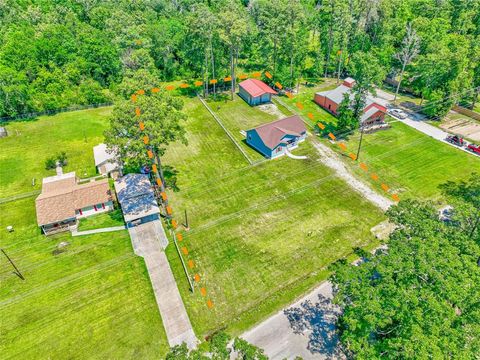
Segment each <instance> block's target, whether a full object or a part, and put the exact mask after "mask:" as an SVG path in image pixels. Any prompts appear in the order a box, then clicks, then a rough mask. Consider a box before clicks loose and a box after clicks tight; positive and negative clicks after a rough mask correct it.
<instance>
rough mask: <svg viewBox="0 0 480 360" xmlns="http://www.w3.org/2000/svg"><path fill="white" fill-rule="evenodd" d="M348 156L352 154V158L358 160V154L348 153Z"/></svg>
mask: <svg viewBox="0 0 480 360" xmlns="http://www.w3.org/2000/svg"><path fill="white" fill-rule="evenodd" d="M348 156H350V158H351V159H352V160H354V161H355V160H357V155H355V154H354V153H350V154H348Z"/></svg>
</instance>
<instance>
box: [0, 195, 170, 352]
mask: <svg viewBox="0 0 480 360" xmlns="http://www.w3.org/2000/svg"><path fill="white" fill-rule="evenodd" d="M8 225H13V227H14V229H15V231H14V232H13V233H7V232H6V230H5V228H6V227H7V226H8ZM0 234H1V236H0V247H2V248H4V249H5V250H6V251H7V253H8V254H9V256H10V257H11V258H12V259H13V260H14V261H15V263H16V264H17V266H18V267H19V269H20V271H21V272H22V273H23V275H24V276H25V278H26V280H25V281H22V280H20V279H19V278H18V277H17V276H15V275H14V274H12V269H11V267H10V265H9V263H7V261H6V259H5V258H4V257H3V254H0V256H1V257H2V259H1V262H0V264H1V267H0V277H1V283H2V286H1V289H0V319H1V321H0V333H1V334H2V336H0V352H1V353H2V358H3V359H18V358H23V359H42V358H43V359H46V358H51V359H93V358H97V359H106V358H110V359H122V358H145V359H153V358H158V357H159V356H161V355H162V354H165V352H166V351H167V350H168V343H167V340H166V335H165V333H164V329H163V325H162V322H161V319H160V315H159V313H158V308H157V306H156V302H155V298H154V295H153V291H152V288H151V284H150V280H149V278H148V274H147V271H146V268H145V265H144V262H143V260H142V259H141V258H138V257H135V256H134V254H133V251H132V248H131V244H130V238H129V236H128V233H127V231H121V232H114V233H109V234H97V235H91V236H81V237H75V238H72V237H71V236H70V235H69V234H62V235H56V236H52V237H48V238H46V237H44V236H43V235H41V234H40V231H39V229H38V228H37V226H36V224H35V206H34V199H33V198H28V199H22V200H17V201H15V202H8V203H5V204H1V205H0ZM62 241H68V242H69V243H70V245H68V246H67V247H66V248H65V249H64V250H65V251H63V252H61V253H57V251H56V250H57V245H58V244H59V243H60V242H62Z"/></svg>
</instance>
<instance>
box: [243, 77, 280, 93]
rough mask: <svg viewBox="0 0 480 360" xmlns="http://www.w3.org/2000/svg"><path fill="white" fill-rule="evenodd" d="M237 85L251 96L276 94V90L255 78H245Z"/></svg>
mask: <svg viewBox="0 0 480 360" xmlns="http://www.w3.org/2000/svg"><path fill="white" fill-rule="evenodd" d="M238 85H239V86H241V87H242V88H243V89H244V90H245V91H246V92H247V93H249V94H250V95H251V96H252V97H257V96H261V95H263V94H273V95H276V94H277V92H276V91H275V90H273V89H272V88H271V87H270V86H268V85H267V84H265V83H264V82H263V81H260V80H257V79H247V80H245V81H242V82H241V83H239V84H238Z"/></svg>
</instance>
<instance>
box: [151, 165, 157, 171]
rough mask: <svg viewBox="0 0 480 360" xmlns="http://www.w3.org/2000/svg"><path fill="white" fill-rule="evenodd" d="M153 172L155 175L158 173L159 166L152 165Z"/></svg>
mask: <svg viewBox="0 0 480 360" xmlns="http://www.w3.org/2000/svg"><path fill="white" fill-rule="evenodd" d="M152 171H153V172H155V173H156V172H157V165H156V164H153V165H152Z"/></svg>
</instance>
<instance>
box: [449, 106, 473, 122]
mask: <svg viewBox="0 0 480 360" xmlns="http://www.w3.org/2000/svg"><path fill="white" fill-rule="evenodd" d="M453 111H456V112H458V113H460V114H463V115H466V116H468V117H471V118H472V119H475V120H477V121H480V114H479V113H477V112H475V111H472V110H469V109H467V108H464V107H463V106H460V105H455V106H454V107H453Z"/></svg>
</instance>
